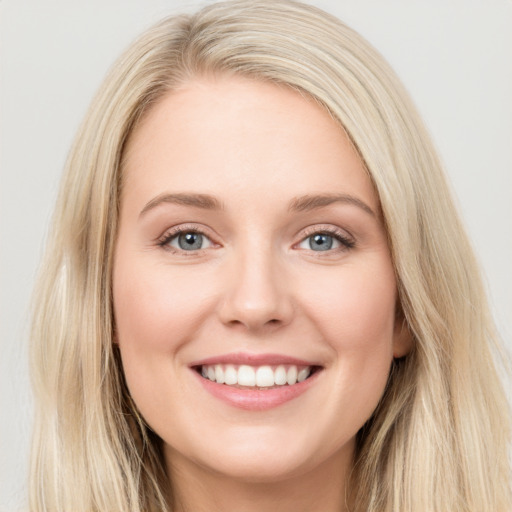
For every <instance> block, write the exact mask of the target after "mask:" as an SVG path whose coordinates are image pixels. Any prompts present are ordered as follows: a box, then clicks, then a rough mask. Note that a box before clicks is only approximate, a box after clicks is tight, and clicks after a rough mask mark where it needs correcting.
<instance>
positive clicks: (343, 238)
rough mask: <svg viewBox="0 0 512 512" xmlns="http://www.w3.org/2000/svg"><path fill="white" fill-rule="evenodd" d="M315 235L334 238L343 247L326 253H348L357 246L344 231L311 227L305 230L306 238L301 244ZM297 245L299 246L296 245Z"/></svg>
mask: <svg viewBox="0 0 512 512" xmlns="http://www.w3.org/2000/svg"><path fill="white" fill-rule="evenodd" d="M313 235H329V236H332V237H333V238H334V239H335V240H337V241H338V242H339V243H340V244H341V245H342V247H339V248H337V249H331V250H328V251H325V252H326V253H330V254H332V253H335V252H342V251H348V250H350V249H353V248H354V247H355V246H356V242H355V240H354V239H353V238H351V237H349V236H347V235H346V234H345V233H344V232H343V231H341V230H340V229H338V228H335V227H333V226H325V227H324V226H320V227H319V226H318V225H316V226H311V227H309V228H306V229H305V230H304V236H303V237H302V238H301V240H300V242H299V244H300V243H302V242H303V241H304V240H307V239H308V238H310V237H311V236H313ZM295 245H297V244H295ZM313 252H321V251H313Z"/></svg>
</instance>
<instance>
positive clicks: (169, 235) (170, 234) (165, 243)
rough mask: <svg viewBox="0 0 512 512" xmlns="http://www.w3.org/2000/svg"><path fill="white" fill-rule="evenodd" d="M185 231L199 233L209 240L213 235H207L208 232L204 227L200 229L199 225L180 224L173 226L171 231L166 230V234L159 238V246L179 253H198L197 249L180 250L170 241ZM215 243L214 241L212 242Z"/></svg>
mask: <svg viewBox="0 0 512 512" xmlns="http://www.w3.org/2000/svg"><path fill="white" fill-rule="evenodd" d="M184 233H197V234H198V235H202V236H204V237H206V238H208V240H211V236H209V235H207V234H206V232H205V231H204V230H202V229H200V228H199V227H197V226H194V225H190V226H189V225H186V224H185V225H180V226H177V227H175V228H171V229H170V230H169V231H166V232H165V234H164V235H163V236H162V237H161V238H159V239H158V246H160V247H161V248H162V249H165V250H166V251H170V252H174V253H179V254H186V255H193V254H196V253H197V251H185V250H179V249H176V248H174V247H172V246H171V245H169V243H170V242H171V240H173V239H174V238H176V237H177V236H179V235H181V234H184ZM212 243H213V242H212Z"/></svg>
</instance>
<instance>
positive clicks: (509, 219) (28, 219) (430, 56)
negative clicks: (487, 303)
mask: <svg viewBox="0 0 512 512" xmlns="http://www.w3.org/2000/svg"><path fill="white" fill-rule="evenodd" d="M204 3H205V2H184V1H181V0H174V1H173V0H168V1H164V0H122V1H121V0H109V1H105V0H88V1H87V2H76V1H75V2H71V1H69V0H48V1H43V0H3V1H2V0H0V31H1V32H0V34H1V40H0V45H1V46H0V52H1V53H0V56H1V82H0V84H1V100H0V101H1V103H0V108H1V111H0V112H1V127H0V130H1V148H0V150H1V152H0V164H1V167H0V169H1V174H0V258H1V260H0V263H1V267H0V269H1V281H0V292H1V319H0V322H1V323H0V328H1V332H0V335H1V340H0V342H1V345H0V346H1V351H0V392H1V394H0V397H1V403H0V442H1V445H0V511H2V512H11V511H15V510H23V509H25V508H26V501H25V492H26V488H25V476H26V471H27V452H28V440H29V436H30V419H31V412H30V411H31V399H30V391H29V384H28V372H27V364H26V344H27V330H28V329H27V327H28V305H29V297H30V292H31V288H32V284H33V278H34V274H35V271H36V267H37V264H38V261H39V258H40V255H41V249H42V244H43V240H44V236H45V233H46V230H47V225H48V219H49V216H50V212H51V210H52V205H53V202H54V200H55V194H56V188H57V183H58V179H59V175H60V173H61V170H62V167H63V164H64V160H65V157H66V154H67V151H68V149H69V146H70V143H71V141H72V138H73V135H74V133H75V131H76V129H77V126H78V124H79V122H80V120H81V119H82V117H83V115H84V113H85V110H86V108H87V105H88V103H89V101H90V100H91V98H92V95H93V93H94V91H95V90H96V88H97V87H98V85H99V83H100V81H101V80H102V77H103V76H104V74H105V72H106V71H107V69H108V68H109V66H110V65H111V64H112V62H113V61H114V59H115V58H116V57H117V56H118V54H119V53H120V52H121V51H122V49H123V48H124V47H125V46H126V45H127V44H128V43H129V42H130V41H131V40H132V39H133V38H134V36H135V35H137V34H138V33H139V32H140V31H142V30H143V29H144V28H146V27H148V26H149V25H151V24H152V23H153V22H155V21H157V20H158V19H160V18H161V17H163V16H165V15H167V14H172V13H174V12H181V11H183V10H186V11H193V10H194V9H195V7H197V6H200V5H203V4H204ZM310 3H314V4H316V5H318V6H320V7H323V8H324V9H326V10H328V11H331V12H332V13H334V14H336V15H337V16H339V17H340V18H341V19H343V20H345V21H346V22H347V23H349V24H350V25H352V26H353V27H354V28H356V29H357V30H359V31H360V32H361V33H362V34H363V35H364V36H365V37H366V38H367V39H369V40H370V41H371V42H372V43H373V44H374V45H375V46H376V47H377V48H378V49H379V50H380V51H381V53H383V54H384V56H385V57H386V58H387V59H388V60H389V61H390V62H391V64H392V65H393V66H394V68H395V69H396V71H397V72H398V74H399V75H400V76H401V78H402V79H403V81H404V82H405V84H406V86H407V87H408V89H409V90H410V92H411V94H412V96H413V98H414V100H415V102H416V104H417V105H418V108H419V110H420V112H421V113H422V115H423V116H424V118H425V120H426V123H427V125H428V127H429V128H430V130H431V132H432V134H433V137H434V140H435V143H436V145H437V147H438V149H439V151H440V154H441V156H442V159H443V161H444V163H445V165H446V169H447V172H448V174H449V177H450V180H451V182H452V184H453V189H454V191H455V194H456V197H457V201H458V202H459V205H460V208H461V210H462V213H463V215H464V218H465V219H466V223H467V226H468V229H469V232H470V236H471V238H472V240H473V244H474V246H475V248H476V251H477V254H478V255H479V257H480V260H481V262H482V264H483V267H484V271H485V273H486V276H487V280H488V285H489V291H490V295H491V300H492V304H493V307H494V312H495V315H496V318H497V321H498V325H499V327H500V330H501V333H502V334H503V336H504V338H505V339H506V342H507V344H508V346H509V347H511V346H512V341H511V333H512V321H511V316H512V315H511V313H512V265H511V263H512V149H511V148H512V96H511V91H512V30H511V27H512V0H479V1H475V0H433V1H429V2H427V1H423V2H414V1H411V0H381V1H378V0H374V1H371V0H338V1H337V0H330V1H329V0H324V1H311V2H310Z"/></svg>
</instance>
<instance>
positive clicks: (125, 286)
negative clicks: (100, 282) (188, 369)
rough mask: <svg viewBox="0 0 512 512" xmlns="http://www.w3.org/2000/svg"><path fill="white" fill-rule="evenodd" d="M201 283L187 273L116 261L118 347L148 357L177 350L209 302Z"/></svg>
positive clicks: (115, 289) (159, 265) (198, 279)
mask: <svg viewBox="0 0 512 512" xmlns="http://www.w3.org/2000/svg"><path fill="white" fill-rule="evenodd" d="M204 282H205V281H204V279H203V278H202V276H197V275H194V273H192V272H187V271H186V270H185V271H183V270H182V271H180V270H178V271H177V272H176V271H174V272H171V270H170V269H169V267H166V266H165V265H161V264H151V263H148V264H147V265H144V264H142V265H138V266H137V265H136V264H132V265H130V262H126V263H125V262H123V261H119V262H118V265H117V267H116V271H115V275H114V286H113V294H114V312H115V319H116V328H117V333H118V338H119V340H120V342H121V344H124V345H125V346H126V345H134V346H136V347H138V348H139V349H140V350H141V352H144V353H149V354H150V353H151V352H153V351H154V352H155V353H157V352H158V353H163V352H167V353H169V352H172V351H174V350H176V349H177V348H178V346H179V345H180V344H181V343H182V342H183V340H186V339H187V338H188V337H189V335H190V333H191V332H192V331H193V330H194V329H196V327H197V326H198V325H200V323H201V318H202V315H203V311H204V310H205V309H206V303H207V302H208V293H207V290H205V289H204Z"/></svg>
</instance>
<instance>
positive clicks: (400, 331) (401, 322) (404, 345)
mask: <svg viewBox="0 0 512 512" xmlns="http://www.w3.org/2000/svg"><path fill="white" fill-rule="evenodd" d="M412 344H413V337H412V334H411V330H410V328H409V324H408V323H407V320H406V319H405V315H404V313H403V310H402V307H401V305H400V304H397V307H396V315H395V326H394V332H393V357H394V358H395V359H400V358H401V357H404V356H406V355H407V354H408V353H409V352H410V351H411V349H412Z"/></svg>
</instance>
